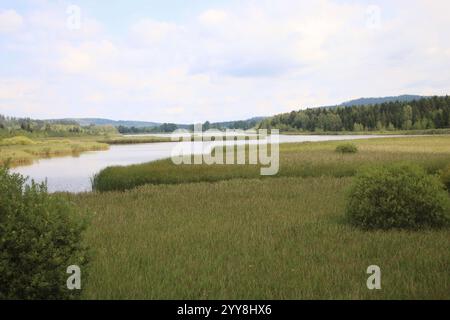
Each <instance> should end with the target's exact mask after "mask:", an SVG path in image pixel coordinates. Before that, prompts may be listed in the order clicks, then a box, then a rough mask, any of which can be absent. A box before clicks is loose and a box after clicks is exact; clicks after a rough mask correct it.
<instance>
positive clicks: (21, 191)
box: [0, 168, 88, 299]
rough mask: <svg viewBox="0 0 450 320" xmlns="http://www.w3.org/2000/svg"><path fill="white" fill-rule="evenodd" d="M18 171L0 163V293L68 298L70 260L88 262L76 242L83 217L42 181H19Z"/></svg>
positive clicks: (72, 294)
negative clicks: (52, 192) (8, 168)
mask: <svg viewBox="0 0 450 320" xmlns="http://www.w3.org/2000/svg"><path fill="white" fill-rule="evenodd" d="M25 182H26V179H25V178H24V177H22V176H21V175H19V174H11V173H10V172H9V171H8V170H7V169H4V168H0V299H71V298H76V297H77V296H78V295H79V294H80V290H68V289H67V285H66V281H67V278H68V277H69V276H70V274H67V273H66V270H67V267H68V266H70V265H78V266H79V267H80V268H81V270H82V283H83V280H84V274H85V272H84V271H85V267H86V265H87V262H88V258H87V253H88V251H87V248H86V247H85V246H84V245H83V243H82V239H81V236H82V231H83V230H84V229H85V226H86V218H85V217H82V216H80V214H78V213H77V212H76V210H75V208H74V206H73V205H72V204H71V203H70V202H69V201H67V200H65V199H64V198H62V197H61V196H55V195H51V194H48V192H47V187H46V185H45V184H36V183H34V182H33V181H32V182H31V184H30V185H26V184H25Z"/></svg>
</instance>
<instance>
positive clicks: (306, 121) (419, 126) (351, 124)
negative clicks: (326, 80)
mask: <svg viewBox="0 0 450 320" xmlns="http://www.w3.org/2000/svg"><path fill="white" fill-rule="evenodd" d="M449 126H450V97H449V96H442V97H430V98H423V99H418V100H413V101H409V102H408V101H395V102H383V103H380V104H371V105H352V106H338V107H324V108H310V109H306V110H300V111H292V112H290V113H283V114H279V115H275V116H273V117H270V118H266V119H264V120H262V121H261V123H260V124H259V127H260V128H266V129H270V128H277V129H280V130H297V131H309V132H314V131H316V132H327V131H332V132H339V131H353V132H362V131H374V130H378V131H380V130H383V129H384V128H385V129H386V130H388V131H394V130H411V129H415V130H427V129H439V128H448V127H449Z"/></svg>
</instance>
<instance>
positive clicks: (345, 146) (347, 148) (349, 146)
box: [336, 143, 358, 153]
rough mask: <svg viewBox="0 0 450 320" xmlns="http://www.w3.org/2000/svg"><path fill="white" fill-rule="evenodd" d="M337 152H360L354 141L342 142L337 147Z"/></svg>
mask: <svg viewBox="0 0 450 320" xmlns="http://www.w3.org/2000/svg"><path fill="white" fill-rule="evenodd" d="M336 152H339V153H356V152H358V147H357V146H356V145H355V144H353V143H342V144H340V145H338V146H337V147H336Z"/></svg>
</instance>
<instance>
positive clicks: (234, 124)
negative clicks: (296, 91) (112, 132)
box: [47, 117, 265, 132]
mask: <svg viewBox="0 0 450 320" xmlns="http://www.w3.org/2000/svg"><path fill="white" fill-rule="evenodd" d="M264 119H265V118H264V117H253V118H250V119H246V120H237V121H223V122H214V123H209V127H210V128H221V129H227V128H230V129H247V128H251V127H254V126H255V125H256V124H258V123H259V122H261V121H262V120H264ZM47 121H48V122H53V123H63V122H64V123H77V124H79V125H80V126H89V125H97V126H105V125H111V126H114V127H126V128H136V129H138V130H136V132H140V131H142V129H144V128H146V129H149V128H153V129H154V130H153V131H158V129H160V128H162V127H165V126H166V125H168V123H159V122H149V121H133V120H111V119H104V118H65V119H51V120H47ZM170 125H171V126H170V128H172V127H174V126H176V127H177V128H180V129H190V128H191V126H192V124H170Z"/></svg>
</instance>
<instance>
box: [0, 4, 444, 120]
mask: <svg viewBox="0 0 450 320" xmlns="http://www.w3.org/2000/svg"><path fill="white" fill-rule="evenodd" d="M448 12H450V1H448V0H408V1H407V0H396V1H392V0H391V1H364V0H363V1H356V0H317V1H309V0H308V1H303V0H257V1H256V0H249V1H246V0H239V1H237V0H235V1H233V0H230V1H225V0H208V1H206V0H190V1H183V0H164V1H163V0H160V1H155V0H150V1H148V0H122V1H118V0H96V1H92V0H79V1H77V0H73V1H61V0H53V1H50V0H48V1H47V0H28V1H25V0H13V1H12V0H0V114H6V115H9V116H19V117H31V118H38V119H48V118H69V117H100V118H109V119H115V120H119V119H122V120H145V121H155V122H175V123H195V122H204V121H206V120H208V121H230V120H240V119H247V118H251V117H254V116H269V115H273V114H278V113H281V112H289V111H292V110H299V109H305V108H308V107H316V106H324V105H334V104H338V103H341V102H344V101H347V100H350V99H354V98H360V97H380V96H392V95H400V94H420V95H445V94H449V92H450V72H449V70H450V19H449V18H448Z"/></svg>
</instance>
